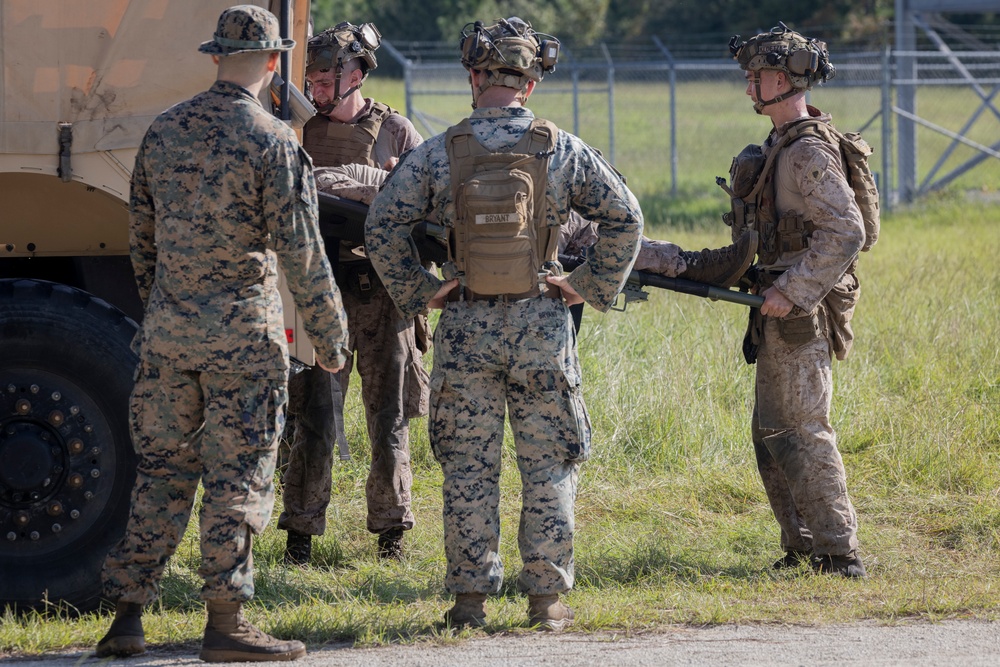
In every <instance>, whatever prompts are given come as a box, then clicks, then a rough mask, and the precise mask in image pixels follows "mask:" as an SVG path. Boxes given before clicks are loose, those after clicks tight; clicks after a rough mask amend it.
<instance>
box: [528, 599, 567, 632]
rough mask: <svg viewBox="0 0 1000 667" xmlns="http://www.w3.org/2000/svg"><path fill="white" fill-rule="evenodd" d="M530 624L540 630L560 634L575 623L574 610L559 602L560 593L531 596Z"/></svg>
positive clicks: (529, 600) (529, 607) (529, 603)
mask: <svg viewBox="0 0 1000 667" xmlns="http://www.w3.org/2000/svg"><path fill="white" fill-rule="evenodd" d="M528 622H529V623H530V624H531V625H532V626H538V628H539V629H540V630H552V631H554V632H560V631H561V630H563V629H564V628H566V626H568V625H570V624H571V623H573V610H572V609H570V608H569V607H568V606H566V604H565V603H563V602H561V601H560V600H559V594H558V593H552V594H551V595H529V596H528Z"/></svg>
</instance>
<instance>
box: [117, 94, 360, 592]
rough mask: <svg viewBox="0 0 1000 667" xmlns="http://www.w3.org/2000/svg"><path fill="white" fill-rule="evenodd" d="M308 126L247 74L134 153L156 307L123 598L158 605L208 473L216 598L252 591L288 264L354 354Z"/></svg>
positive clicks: (278, 392)
mask: <svg viewBox="0 0 1000 667" xmlns="http://www.w3.org/2000/svg"><path fill="white" fill-rule="evenodd" d="M316 218H317V204H316V192H315V185H314V182H313V177H312V165H311V163H310V161H309V158H308V156H307V155H306V154H305V153H304V152H303V151H302V150H301V149H300V148H299V146H298V142H297V140H296V137H295V134H294V133H293V132H292V130H291V129H289V128H288V127H287V126H286V125H284V124H283V123H281V122H280V121H278V120H277V119H275V118H274V117H273V116H271V114H269V113H267V112H266V111H264V109H263V107H261V105H260V103H259V102H258V101H257V100H256V98H254V97H253V96H251V95H250V93H249V92H248V91H247V90H246V89H244V88H242V87H240V86H238V85H235V84H233V83H228V82H222V81H217V82H216V83H215V84H214V85H213V86H212V88H211V89H210V90H209V91H207V92H205V93H202V94H200V95H197V96H195V97H194V98H192V99H191V100H188V101H186V102H183V103H181V104H178V105H176V106H174V107H172V108H171V109H169V110H167V111H166V112H164V113H163V114H161V115H160V116H159V117H158V118H157V119H156V120H155V121H154V122H153V124H152V125H151V126H150V129H149V130H148V131H147V133H146V136H145V138H144V140H143V143H142V146H141V147H140V149H139V151H138V153H137V155H136V164H135V169H134V171H133V175H132V196H131V217H130V229H129V231H130V244H131V249H132V263H133V267H134V270H135V275H136V282H137V284H138V287H139V293H140V296H141V297H142V299H143V301H144V303H145V317H144V321H143V327H142V333H141V350H140V352H141V355H140V359H141V363H142V365H141V368H140V371H139V373H138V377H137V382H136V386H135V389H134V391H133V395H132V401H131V410H132V414H131V417H132V422H131V423H132V437H133V443H134V445H135V447H136V450H137V452H138V454H139V467H138V476H137V480H136V485H135V487H134V489H133V496H132V510H131V515H130V518H129V523H128V526H127V528H126V533H125V536H124V537H123V539H122V541H121V542H120V543H119V544H118V545H117V546H116V547H115V548H114V549H113V550H112V551H111V553H110V554H109V556H108V558H107V561H106V563H105V568H104V581H105V586H106V592H107V594H108V596H109V598H111V599H113V600H121V601H125V602H139V603H147V602H149V601H150V600H151V599H153V598H154V597H155V596H156V588H157V582H158V580H159V577H160V575H161V574H162V571H163V567H164V565H165V564H166V562H167V560H168V559H169V557H170V556H171V554H172V553H173V552H174V550H175V549H176V547H177V543H178V541H179V540H180V538H181V536H182V535H183V532H184V527H185V526H186V524H187V520H188V517H189V515H190V512H191V507H192V505H193V503H194V498H195V492H196V489H197V487H198V483H199V480H200V481H201V483H202V485H203V487H204V489H205V496H204V501H203V507H202V513H201V518H200V531H201V536H202V537H201V552H202V564H201V567H200V568H199V574H200V575H201V576H202V578H203V579H204V586H203V589H202V597H203V598H205V599H207V600H220V601H229V602H238V601H243V600H247V599H249V598H250V597H251V596H252V595H253V568H252V555H251V541H252V537H251V536H252V534H253V533H258V532H260V531H261V530H263V528H264V526H265V525H266V524H267V521H268V519H269V517H270V514H271V510H272V507H273V503H274V495H273V487H272V475H273V472H274V464H275V455H276V451H277V439H278V435H279V434H280V432H281V429H282V428H283V425H284V409H285V404H286V402H287V390H286V385H287V372H288V370H287V369H288V355H287V346H286V343H285V337H284V330H283V323H282V313H281V299H280V296H279V294H278V289H277V283H278V278H277V267H278V265H279V264H280V266H281V268H282V270H283V271H284V273H285V276H286V278H287V281H288V285H289V289H290V290H291V291H292V293H293V295H294V297H295V301H296V305H297V307H298V308H299V309H300V311H301V312H302V313H303V315H304V316H305V319H306V326H307V331H308V333H309V335H310V338H311V339H312V342H313V345H314V346H315V347H316V349H317V354H318V356H319V357H320V359H322V360H324V361H325V362H326V363H328V364H331V365H339V364H341V363H343V361H344V359H345V358H346V356H345V347H346V344H347V340H346V316H345V312H344V308H343V305H342V303H341V300H340V295H339V292H338V291H337V289H336V286H335V285H334V283H333V278H332V275H331V273H330V265H329V262H328V261H327V259H326V257H325V255H324V252H323V246H322V243H321V241H320V238H319V231H318V228H317V221H316Z"/></svg>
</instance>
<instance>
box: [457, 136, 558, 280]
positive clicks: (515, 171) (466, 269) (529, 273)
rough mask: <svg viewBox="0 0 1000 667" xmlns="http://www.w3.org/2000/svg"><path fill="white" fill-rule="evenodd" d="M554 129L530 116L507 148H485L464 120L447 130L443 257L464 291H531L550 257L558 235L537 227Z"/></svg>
mask: <svg viewBox="0 0 1000 667" xmlns="http://www.w3.org/2000/svg"><path fill="white" fill-rule="evenodd" d="M557 132H558V130H557V128H556V126H555V125H554V124H553V123H551V122H549V121H546V120H541V119H535V120H534V121H532V124H531V127H530V128H529V129H528V131H527V132H525V133H524V135H523V136H522V137H521V139H520V141H518V142H517V144H515V145H514V147H513V148H511V150H510V152H506V153H492V152H490V151H489V150H487V149H486V148H485V147H483V146H482V144H480V143H479V141H478V140H476V138H475V135H474V134H473V132H472V125H471V124H470V123H469V121H468V119H466V120H464V121H463V122H462V123H459V124H458V125H456V126H455V127H453V128H451V129H450V130H448V133H447V135H446V139H445V146H446V150H447V152H448V158H449V162H450V166H451V181H452V195H453V197H454V201H455V223H454V227H453V228H452V239H451V243H450V244H449V246H450V248H449V253H450V257H449V260H450V261H452V262H453V263H454V265H455V269H456V270H457V271H458V274H459V275H460V276H462V281H463V284H464V286H465V287H466V288H468V289H469V290H471V291H472V292H475V293H477V294H486V295H497V294H524V293H527V292H531V291H532V290H537V289H538V282H539V272H540V270H541V267H542V265H543V264H544V263H545V262H546V261H549V260H554V259H556V256H557V250H558V248H557V244H558V240H559V234H558V229H557V228H553V229H549V228H548V227H547V226H546V224H545V208H546V202H545V188H546V184H547V182H548V163H549V160H548V158H549V156H550V155H551V154H552V150H553V148H554V147H555V142H556V135H557Z"/></svg>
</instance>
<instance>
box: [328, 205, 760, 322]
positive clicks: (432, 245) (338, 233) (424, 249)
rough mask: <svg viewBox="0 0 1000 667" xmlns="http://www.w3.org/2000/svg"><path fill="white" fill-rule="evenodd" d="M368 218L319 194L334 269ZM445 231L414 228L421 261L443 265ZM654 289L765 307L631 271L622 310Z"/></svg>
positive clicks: (361, 208)
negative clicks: (342, 247) (340, 251)
mask: <svg viewBox="0 0 1000 667" xmlns="http://www.w3.org/2000/svg"><path fill="white" fill-rule="evenodd" d="M367 216H368V206H367V205H365V204H363V203H361V202H357V201H353V200H351V199H344V198H342V197H337V196H335V195H330V194H327V193H325V192H320V193H319V228H320V233H321V234H322V235H323V240H324V242H325V243H326V244H327V248H328V251H327V254H328V255H329V256H330V261H331V262H332V263H334V265H335V266H336V261H335V259H336V256H337V252H336V249H337V245H338V244H339V241H340V240H341V239H344V240H347V241H350V242H352V243H358V244H361V243H364V238H365V218H366V217H367ZM444 232H445V230H444V228H443V227H441V226H440V225H435V224H431V223H428V222H420V223H419V224H417V225H416V226H414V228H413V232H412V233H411V238H412V239H413V243H414V245H415V246H416V248H417V252H418V253H419V255H420V259H421V261H425V262H435V263H437V264H439V265H440V264H443V263H444V262H446V261H447V260H448V249H447V245H446V244H447V242H446V240H445V233H444ZM585 261H587V259H586V257H576V256H571V255H559V263H560V264H562V266H563V269H565V270H566V271H572V270H573V269H575V268H576V267H578V266H580V265H581V264H583V263H584V262H585ZM645 287H656V288H659V289H666V290H671V291H673V292H680V293H682V294H690V295H691V296H699V297H701V298H703V299H711V300H712V301H728V302H730V303H737V304H740V305H743V306H749V307H751V308H760V306H761V305H762V304H763V303H764V297H762V296H757V295H756V294H747V293H746V292H738V291H736V290H730V289H725V288H723V287H716V286H715V285H708V284H706V283H698V282H695V281H693V280H685V279H683V278H667V277H666V276H661V275H659V274H656V273H649V272H646V271H632V272H631V273H629V276H628V281H627V282H626V283H625V287H624V288H623V289H622V295H623V296H624V297H625V301H624V303H623V304H622V307H621V308H617V309H616V310H625V308H626V306H628V304H630V303H634V302H636V301H646V300H647V299H648V297H649V293H648V292H646V291H645V290H644V289H643V288H645Z"/></svg>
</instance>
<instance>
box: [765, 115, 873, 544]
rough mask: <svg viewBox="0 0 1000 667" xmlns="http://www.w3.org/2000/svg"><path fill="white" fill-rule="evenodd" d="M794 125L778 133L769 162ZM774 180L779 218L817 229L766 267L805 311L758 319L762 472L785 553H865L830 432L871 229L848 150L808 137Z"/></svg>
mask: <svg viewBox="0 0 1000 667" xmlns="http://www.w3.org/2000/svg"><path fill="white" fill-rule="evenodd" d="M810 111H811V112H812V113H813V115H814V116H817V115H818V114H819V112H818V111H815V110H813V109H811V108H810ZM819 117H820V118H821V120H823V121H825V122H829V120H830V117H829V116H828V115H822V116H819ZM789 125H790V123H789V124H786V125H783V126H781V127H779V128H778V129H777V130H775V131H774V132H772V134H771V136H770V137H769V138H768V141H767V142H765V144H764V146H763V148H764V152H765V155H766V154H767V153H768V150H769V148H770V146H773V145H775V144H776V143H777V142H778V141H779V139H780V138H781V136H782V134H783V133H784V132H786V131H787V130H788V127H789ZM774 173H775V175H774V184H775V187H774V202H773V205H774V207H775V209H776V211H777V215H778V217H779V218H781V217H784V216H786V215H789V214H793V213H798V214H800V215H801V216H802V218H803V219H805V220H809V221H811V222H812V224H813V226H814V231H813V232H812V235H811V238H810V241H809V244H808V247H807V248H803V249H801V250H797V251H781V250H780V249H779V250H778V252H777V254H776V258H775V260H774V261H773V262H770V263H764V264H761V265H759V266H758V269H760V273H761V275H762V276H763V277H764V278H762V279H764V280H766V281H767V282H768V283H771V282H772V281H773V285H774V287H776V288H777V289H778V290H779V291H780V292H781V293H782V294H783V295H784V296H785V297H787V298H788V299H789V300H791V301H792V302H793V303H795V305H796V308H795V309H793V311H792V313H790V314H789V315H788V316H786V317H784V318H781V319H776V318H773V317H763V318H758V320H762V321H758V323H757V325H758V327H759V334H758V336H759V340H760V347H759V349H758V352H757V379H756V404H755V406H754V414H753V428H752V435H753V442H754V448H755V450H756V454H757V465H758V469H759V470H760V475H761V479H762V480H763V484H764V488H765V489H766V491H767V496H768V499H769V501H770V503H771V508H772V510H773V511H774V515H775V518H776V519H777V521H778V524H779V525H780V526H781V545H782V547H783V548H784V549H785V550H786V551H789V552H813V553H815V554H817V555H835V556H836V555H846V554H849V553H851V552H853V551H854V550H855V549H856V548H857V546H858V541H857V536H856V532H857V517H856V515H855V512H854V507H853V506H852V505H851V501H850V498H849V497H848V495H847V481H846V475H845V472H844V464H843V462H842V460H841V457H840V453H839V452H838V451H837V444H836V434H835V433H834V430H833V427H832V426H831V425H830V400H831V396H832V393H833V380H832V373H831V360H832V358H833V356H834V355H835V354H836V356H838V357H839V358H843V356H845V355H846V349H843V346H842V345H835V344H834V342H835V340H836V339H837V335H836V332H835V331H834V327H833V322H834V321H835V320H837V319H840V318H842V317H843V315H844V314H845V311H846V312H847V315H848V319H849V315H850V312H849V311H851V310H853V308H854V304H855V302H856V301H857V297H858V294H859V288H858V282H857V278H856V277H855V276H854V273H853V267H854V263H855V261H856V258H857V256H858V252H859V251H860V249H861V246H862V244H863V242H864V240H865V230H864V223H863V221H862V217H861V212H860V210H859V209H858V206H857V204H856V203H855V199H854V193H853V191H852V189H851V187H850V185H849V184H848V182H847V177H846V175H845V172H844V165H843V163H842V158H841V156H840V151H839V148H838V147H836V146H833V145H831V144H829V143H827V142H826V141H823V140H822V139H819V138H816V137H813V136H804V137H802V138H800V139H797V140H796V141H794V142H793V143H791V144H789V145H787V146H786V147H785V148H784V149H783V150H782V151H781V153H780V154H779V155H778V156H777V166H776V168H775V172H774ZM761 242H762V243H763V244H772V243H773V238H772V239H770V240H769V239H768V238H766V235H765V234H762V235H761ZM764 255H765V256H766V255H767V253H764ZM763 286H766V285H762V287H763ZM845 304H846V305H845ZM848 334H849V329H848Z"/></svg>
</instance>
